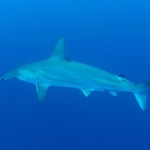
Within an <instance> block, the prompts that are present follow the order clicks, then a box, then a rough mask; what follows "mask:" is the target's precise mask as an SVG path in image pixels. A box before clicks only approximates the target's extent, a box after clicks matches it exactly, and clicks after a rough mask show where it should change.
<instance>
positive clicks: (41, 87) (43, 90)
mask: <svg viewBox="0 0 150 150" xmlns="http://www.w3.org/2000/svg"><path fill="white" fill-rule="evenodd" d="M47 88H48V86H46V85H42V84H39V83H36V91H37V95H38V98H39V101H40V102H43V101H44V98H45V95H46V91H47Z"/></svg>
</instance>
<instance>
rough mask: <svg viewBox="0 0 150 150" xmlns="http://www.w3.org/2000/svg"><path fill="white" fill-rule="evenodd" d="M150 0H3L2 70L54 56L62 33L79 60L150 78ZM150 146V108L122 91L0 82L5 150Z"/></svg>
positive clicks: (136, 78) (1, 146)
mask: <svg viewBox="0 0 150 150" xmlns="http://www.w3.org/2000/svg"><path fill="white" fill-rule="evenodd" d="M149 16H150V1H149V0H144V1H142V0H36V1H35V0H14V1H6V0H0V52H1V54H0V68H1V71H0V74H1V75H3V74H4V73H6V72H8V71H10V70H11V69H14V68H16V67H18V66H21V65H24V64H27V63H31V62H34V61H39V60H42V59H46V58H48V57H50V54H51V52H52V50H53V48H54V46H55V44H56V42H57V40H58V39H59V38H60V37H61V36H65V37H66V51H67V54H68V57H69V58H70V59H72V60H75V61H79V62H82V63H86V64H89V65H92V66H95V67H98V68H101V69H104V70H106V71H109V72H111V73H114V74H124V75H125V77H126V78H127V79H129V80H131V81H133V82H136V83H139V82H141V81H143V80H146V79H149V78H150V69H149V68H150V17H149ZM148 99H149V100H148V110H149V111H150V96H149V98H148ZM133 149H135V150H141V149H142V150H149V149H150V114H149V113H144V112H142V110H141V109H140V108H139V106H138V104H137V103H136V100H135V98H134V97H133V95H132V94H130V93H122V92H120V93H119V94H118V96H117V97H113V96H111V95H110V94H109V93H108V92H93V93H92V94H91V95H90V96H89V97H88V98H87V97H85V96H84V95H83V94H82V93H81V91H79V90H77V89H70V88H60V87H50V88H49V89H48V92H47V95H46V99H45V103H43V104H41V103H39V102H38V98H37V95H36V92H35V86H34V85H32V84H29V83H26V82H21V81H19V80H17V79H13V80H8V81H5V82H1V83H0V150H133Z"/></svg>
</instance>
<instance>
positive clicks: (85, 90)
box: [81, 89, 94, 97]
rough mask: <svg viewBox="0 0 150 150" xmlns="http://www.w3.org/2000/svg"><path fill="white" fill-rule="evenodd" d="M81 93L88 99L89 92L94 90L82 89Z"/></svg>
mask: <svg viewBox="0 0 150 150" xmlns="http://www.w3.org/2000/svg"><path fill="white" fill-rule="evenodd" d="M81 91H82V93H83V94H84V95H85V96H87V97H88V96H89V95H90V94H91V92H93V91H94V90H93V89H82V90H81Z"/></svg>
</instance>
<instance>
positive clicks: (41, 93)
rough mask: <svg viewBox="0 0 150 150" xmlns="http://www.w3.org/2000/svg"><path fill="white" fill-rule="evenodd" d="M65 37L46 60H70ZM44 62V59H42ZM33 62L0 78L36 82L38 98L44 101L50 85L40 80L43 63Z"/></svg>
mask: <svg viewBox="0 0 150 150" xmlns="http://www.w3.org/2000/svg"><path fill="white" fill-rule="evenodd" d="M64 43H65V38H64V37H62V38H60V39H59V40H58V42H57V44H56V46H55V48H54V50H53V53H52V55H51V56H50V58H49V59H47V60H45V61H68V59H67V57H66V53H65V48H64ZM41 62H42V61H41ZM41 62H37V63H32V64H28V65H25V66H22V67H19V68H17V69H14V70H12V71H10V72H8V73H6V74H5V75H4V76H2V77H1V78H0V80H8V79H12V78H18V79H20V80H23V81H26V82H30V83H34V84H35V85H36V91H37V94H38V98H39V100H40V101H43V100H44V98H45V94H46V91H47V88H48V87H49V86H50V85H48V84H46V85H45V84H43V83H41V82H39V81H38V73H37V72H40V69H41V68H42V63H41Z"/></svg>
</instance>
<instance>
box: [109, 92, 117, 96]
mask: <svg viewBox="0 0 150 150" xmlns="http://www.w3.org/2000/svg"><path fill="white" fill-rule="evenodd" d="M109 93H110V94H111V95H113V96H117V92H116V91H109Z"/></svg>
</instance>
